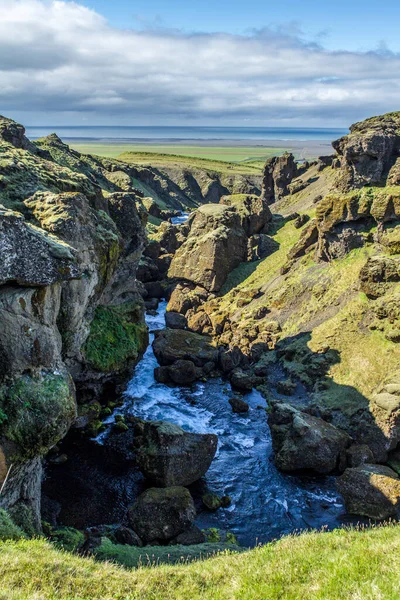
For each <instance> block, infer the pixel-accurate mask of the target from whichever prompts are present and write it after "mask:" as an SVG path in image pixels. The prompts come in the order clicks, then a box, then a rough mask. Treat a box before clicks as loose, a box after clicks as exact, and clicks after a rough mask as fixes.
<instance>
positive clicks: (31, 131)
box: [26, 126, 348, 145]
mask: <svg viewBox="0 0 400 600" xmlns="http://www.w3.org/2000/svg"><path fill="white" fill-rule="evenodd" d="M26 129H27V135H28V137H30V138H31V139H36V138H39V137H43V136H46V135H48V134H50V133H57V135H59V137H61V138H62V139H64V140H67V141H68V140H74V141H82V142H94V141H96V142H100V141H101V142H105V143H106V142H112V141H118V142H119V143H125V142H126V143H132V142H136V143H148V142H154V141H163V142H164V143H166V142H171V143H179V142H183V141H185V140H187V141H189V140H190V141H192V142H195V141H202V142H203V143H204V141H205V140H209V141H210V142H212V143H213V145H215V143H216V142H218V141H219V140H220V141H226V140H237V141H240V140H243V141H244V140H248V141H252V142H253V144H252V145H254V143H255V142H257V141H259V142H260V143H261V142H263V141H266V140H282V141H293V142H301V141H309V142H311V141H315V142H317V141H319V140H321V141H322V140H324V141H325V140H327V141H331V140H334V139H337V138H339V137H341V136H343V135H346V134H347V133H348V130H347V129H344V128H343V129H334V128H316V127H313V128H309V127H290V128H286V127H155V126H153V127H136V126H132V127H125V126H119V127H115V126H110V127H107V126H101V127H86V126H79V127H76V126H74V127H69V126H60V127H57V126H43V127H27V128H26Z"/></svg>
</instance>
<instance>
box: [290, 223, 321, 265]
mask: <svg viewBox="0 0 400 600" xmlns="http://www.w3.org/2000/svg"><path fill="white" fill-rule="evenodd" d="M317 242H318V227H317V222H316V220H315V219H312V220H311V221H310V222H309V223H308V225H307V227H305V228H304V229H303V231H302V232H301V235H300V239H299V241H298V242H296V244H294V246H292V248H291V249H290V250H289V252H288V260H289V261H290V260H294V259H296V258H299V257H300V256H303V255H304V254H305V253H306V252H308V251H309V250H310V249H311V248H312V247H313V246H314V245H315V244H316V243H317Z"/></svg>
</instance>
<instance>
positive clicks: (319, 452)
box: [268, 403, 351, 474]
mask: <svg viewBox="0 0 400 600" xmlns="http://www.w3.org/2000/svg"><path fill="white" fill-rule="evenodd" d="M268 425H269V427H270V430H271V435H272V444H273V448H274V452H275V464H276V466H277V467H278V469H280V470H281V471H287V472H290V471H301V470H310V471H314V472H316V473H319V474H328V473H332V472H333V471H336V470H339V471H340V470H343V468H344V467H345V464H346V462H345V459H346V448H347V447H348V446H349V445H350V442H351V438H350V437H349V436H348V435H347V434H346V433H344V432H342V431H340V430H339V429H337V428H336V427H334V426H333V425H331V424H330V423H327V422H326V421H323V420H322V419H319V418H318V417H313V416H311V415H309V414H306V413H304V412H301V411H299V410H297V409H295V408H293V407H292V406H290V405H289V404H283V403H275V404H273V406H272V410H271V413H270V415H269V418H268Z"/></svg>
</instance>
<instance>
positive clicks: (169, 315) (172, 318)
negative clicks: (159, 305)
mask: <svg viewBox="0 0 400 600" xmlns="http://www.w3.org/2000/svg"><path fill="white" fill-rule="evenodd" d="M165 324H166V326H167V327H169V328H170V329H186V327H187V320H186V317H184V316H183V315H181V314H180V313H178V312H173V311H167V312H166V313H165Z"/></svg>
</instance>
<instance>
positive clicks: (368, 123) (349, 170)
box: [332, 112, 400, 190]
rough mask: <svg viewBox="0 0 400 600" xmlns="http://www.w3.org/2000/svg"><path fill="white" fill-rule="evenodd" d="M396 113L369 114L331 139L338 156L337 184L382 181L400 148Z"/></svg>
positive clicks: (356, 185)
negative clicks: (337, 136) (338, 176)
mask: <svg viewBox="0 0 400 600" xmlns="http://www.w3.org/2000/svg"><path fill="white" fill-rule="evenodd" d="M399 125H400V113H398V112H397V113H388V114H386V115H382V116H379V117H372V118H371V119H367V120H365V121H362V122H360V123H355V124H354V125H352V126H351V127H350V134H349V135H346V136H344V137H342V138H340V139H339V140H337V141H335V142H333V143H332V146H333V147H334V149H335V150H336V152H337V153H338V155H339V158H340V166H341V170H342V173H343V174H342V177H341V186H342V188H343V189H345V190H347V189H349V188H350V187H362V186H364V185H373V184H379V183H382V182H384V181H385V178H386V177H387V175H388V173H389V171H390V169H391V168H392V166H393V165H394V163H395V161H396V159H397V156H398V151H399V149H400V135H399V133H398V132H399Z"/></svg>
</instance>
